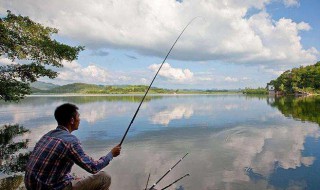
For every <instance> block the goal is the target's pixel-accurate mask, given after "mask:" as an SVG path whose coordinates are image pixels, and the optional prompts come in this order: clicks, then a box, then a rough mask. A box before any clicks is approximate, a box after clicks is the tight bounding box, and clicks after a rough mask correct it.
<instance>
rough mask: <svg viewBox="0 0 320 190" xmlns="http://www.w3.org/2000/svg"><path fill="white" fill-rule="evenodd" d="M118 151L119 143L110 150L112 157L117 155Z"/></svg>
mask: <svg viewBox="0 0 320 190" xmlns="http://www.w3.org/2000/svg"><path fill="white" fill-rule="evenodd" d="M120 152H121V146H120V145H119V144H118V145H117V146H115V147H114V148H113V149H112V150H111V153H112V156H113V157H117V156H119V154H120Z"/></svg>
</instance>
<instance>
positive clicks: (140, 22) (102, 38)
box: [0, 0, 319, 65]
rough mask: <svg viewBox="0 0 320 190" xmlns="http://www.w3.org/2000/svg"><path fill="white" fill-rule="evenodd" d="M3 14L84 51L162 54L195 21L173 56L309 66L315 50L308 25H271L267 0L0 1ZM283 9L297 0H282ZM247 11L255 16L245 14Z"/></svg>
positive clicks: (286, 20)
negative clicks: (305, 38)
mask: <svg viewBox="0 0 320 190" xmlns="http://www.w3.org/2000/svg"><path fill="white" fill-rule="evenodd" d="M0 2H1V8H0V11H1V12H0V13H1V14H4V12H5V10H6V9H10V10H12V11H13V12H14V13H19V14H23V15H28V16H30V17H31V18H32V19H34V20H36V21H39V22H41V23H44V24H46V25H49V26H54V27H56V28H58V29H59V35H62V36H64V37H68V38H71V39H73V40H76V41H78V42H79V43H80V44H82V45H85V46H86V47H87V48H91V49H99V48H123V49H130V50H133V51H136V52H138V53H140V54H143V55H152V56H159V57H162V56H163V55H164V54H165V53H166V51H168V49H169V48H170V45H171V43H172V42H173V41H174V40H175V39H176V37H177V35H178V34H179V33H180V31H181V29H182V28H183V27H184V26H185V25H186V24H187V23H188V22H189V21H190V20H191V19H192V18H194V17H196V16H201V18H202V19H197V20H195V21H194V22H193V23H192V25H191V26H190V27H189V28H188V29H187V30H186V31H185V34H184V35H183V36H182V37H181V39H180V40H179V42H178V43H177V45H176V48H175V49H174V51H173V52H172V54H171V55H170V56H171V58H173V59H177V60H193V61H196V60H198V61H203V60H219V61H223V62H232V63H242V64H245V63H250V64H280V65H285V64H290V65H292V64H293V65H300V64H311V63H314V62H315V61H316V60H317V56H319V52H318V50H317V49H315V48H314V47H311V48H309V49H305V48H304V47H303V46H302V44H301V37H300V33H301V32H303V31H308V30H311V29H312V27H311V26H310V25H309V24H308V23H305V22H299V23H297V22H295V21H293V20H291V19H290V18H281V19H279V20H274V19H273V18H272V17H271V15H270V14H269V13H268V12H267V9H266V5H267V4H270V3H272V2H271V1H270V0H255V1H235V0H226V1H220V0H212V1H206V0H184V1H181V2H180V1H179V2H178V1H173V0H153V1H149V0H131V1H125V0H109V1H101V0H94V1H90V3H88V2H87V1H79V0H77V1H76V0H70V1H62V0H56V1H47V2H43V1H41V0H25V1H18V0H11V1H4V0H0ZM283 3H284V5H285V6H287V7H290V6H298V5H299V1H297V0H284V1H283ZM250 9H256V10H257V13H256V14H253V15H250V16H248V15H247V14H248V11H249V10H250Z"/></svg>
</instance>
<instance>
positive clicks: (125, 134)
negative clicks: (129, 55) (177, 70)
mask: <svg viewBox="0 0 320 190" xmlns="http://www.w3.org/2000/svg"><path fill="white" fill-rule="evenodd" d="M196 18H198V17H195V18H193V19H192V20H191V21H190V22H189V23H188V24H187V25H186V26H185V27H184V29H183V30H182V32H181V33H180V35H179V36H178V38H177V39H176V41H175V42H174V43H173V45H172V46H171V48H170V50H169V52H168V53H167V55H166V57H165V58H164V60H163V61H162V63H161V65H160V67H159V69H158V71H157V73H156V75H155V76H154V77H153V79H152V81H151V83H150V85H149V87H148V89H147V91H146V93H145V94H144V96H143V98H142V100H141V102H140V104H139V106H138V108H137V110H136V112H135V114H134V115H133V117H132V119H131V122H130V124H129V126H128V128H127V130H126V132H125V133H124V135H123V137H122V139H121V142H120V144H119V145H120V146H121V145H122V143H123V141H124V139H125V138H126V136H127V133H128V131H129V129H130V127H131V125H132V123H133V121H134V119H135V118H136V116H137V114H138V112H139V109H140V107H141V104H142V103H143V101H144V99H145V98H146V96H147V94H148V92H149V90H150V88H151V85H152V84H153V81H154V80H155V79H156V77H157V75H158V73H159V72H160V69H161V68H162V66H163V64H164V62H165V61H166V60H167V57H168V56H169V54H170V52H171V50H172V49H173V47H174V46H175V45H176V43H177V41H178V40H179V38H180V37H181V35H182V34H183V32H184V31H185V30H186V29H187V27H188V26H189V25H190V24H191V23H192V22H193V21H194V20H195V19H196Z"/></svg>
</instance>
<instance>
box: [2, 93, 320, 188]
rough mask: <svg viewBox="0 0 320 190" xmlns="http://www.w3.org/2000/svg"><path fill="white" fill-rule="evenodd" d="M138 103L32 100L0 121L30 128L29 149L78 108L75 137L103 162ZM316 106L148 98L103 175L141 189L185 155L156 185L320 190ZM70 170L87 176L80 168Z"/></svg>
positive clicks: (307, 101)
mask: <svg viewBox="0 0 320 190" xmlns="http://www.w3.org/2000/svg"><path fill="white" fill-rule="evenodd" d="M141 98H142V97H141V96H135V97H134V96H110V97H29V98H26V99H25V100H24V101H22V102H21V103H19V104H14V103H0V124H1V125H3V124H8V123H19V124H23V125H24V127H26V128H28V129H30V131H31V132H30V133H26V134H24V135H23V136H22V137H19V138H18V139H23V138H27V139H30V142H29V148H28V149H29V150H32V148H33V147H34V144H35V142H36V141H37V140H38V139H39V138H40V137H41V136H42V135H43V134H44V133H46V132H47V131H49V130H51V129H54V128H55V127H56V122H55V120H54V117H53V112H54V109H55V108H56V107H57V106H58V105H60V104H62V103H65V102H71V103H75V104H77V105H78V107H79V108H80V110H79V112H80V114H81V116H80V117H81V123H80V127H79V130H78V131H76V132H74V134H75V135H76V136H78V137H79V139H80V140H81V141H82V145H83V147H84V149H85V150H86V151H87V153H88V154H89V155H92V157H94V158H99V157H100V156H103V155H104V154H105V153H107V152H108V151H109V150H110V148H111V147H113V146H115V145H116V144H118V143H119V141H120V140H121V138H122V135H123V133H124V131H125V130H126V127H127V126H128V124H129V122H130V120H131V118H132V116H133V113H134V112H135V110H136V108H137V106H138V104H139V101H140V99H141ZM319 108H320V98H317V97H314V98H298V99H297V98H296V99H294V98H281V99H274V98H268V97H247V96H242V95H210V96H205V95H194V96H151V97H148V99H147V100H146V102H144V103H143V105H142V107H141V109H140V112H139V114H138V116H137V118H136V120H135V122H134V123H133V125H132V128H131V130H130V131H129V134H128V138H127V139H126V140H125V142H124V144H123V148H122V154H121V155H120V156H119V157H118V158H115V159H114V160H113V161H112V162H111V164H110V165H109V166H107V167H106V168H105V169H104V170H105V171H107V172H108V173H109V174H110V175H111V176H112V186H111V190H122V189H132V190H135V189H137V190H141V189H143V188H144V187H145V185H146V181H147V177H148V174H149V172H150V173H151V178H150V183H154V182H156V181H157V180H158V179H159V178H160V177H161V176H162V175H163V174H164V173H165V172H166V171H167V170H168V169H169V168H170V167H171V166H173V165H174V164H175V163H176V162H177V161H178V160H179V159H180V158H181V157H182V156H183V155H184V154H185V153H187V152H188V153H189V155H188V156H187V157H186V158H185V159H184V160H183V161H182V162H181V163H180V164H179V165H178V166H177V167H176V168H175V169H174V170H172V172H170V173H169V175H167V176H166V177H165V178H164V179H163V180H162V181H161V182H160V183H159V185H158V186H157V187H158V188H160V187H164V186H166V185H168V184H169V183H171V182H173V181H174V180H176V179H178V178H179V177H181V176H183V175H185V174H187V173H190V176H189V177H187V178H184V179H183V180H181V181H179V182H178V183H177V184H175V185H174V186H172V189H180V190H181V189H190V190H209V189H210V190H211V189H259V190H263V189H320V175H319V171H320V162H319V161H320V148H319V141H318V139H319V135H320V131H319V123H320V114H319V113H318V112H319ZM73 172H74V173H75V174H76V175H78V176H80V177H81V176H85V175H88V174H87V173H86V172H85V171H84V170H82V169H81V168H78V167H74V169H73ZM4 177H6V175H4V174H2V175H0V178H4ZM18 181H19V180H18ZM20 181H21V180H20ZM2 187H4V186H2Z"/></svg>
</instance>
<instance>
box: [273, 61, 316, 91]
mask: <svg viewBox="0 0 320 190" xmlns="http://www.w3.org/2000/svg"><path fill="white" fill-rule="evenodd" d="M269 84H272V85H274V87H275V90H276V91H280V92H283V93H284V94H294V93H312V94H314V93H316V94H319V93H320V62H317V63H316V64H314V65H309V66H306V67H303V66H301V67H300V68H293V69H292V70H288V71H285V72H284V73H282V74H281V75H280V76H279V77H278V78H277V79H275V80H271V81H270V83H269Z"/></svg>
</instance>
